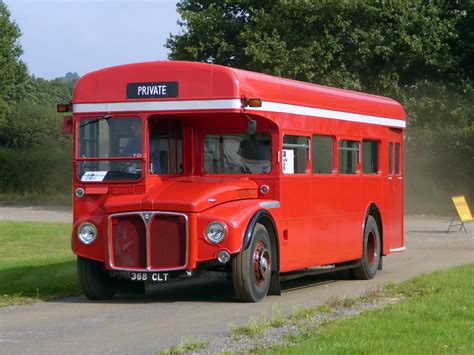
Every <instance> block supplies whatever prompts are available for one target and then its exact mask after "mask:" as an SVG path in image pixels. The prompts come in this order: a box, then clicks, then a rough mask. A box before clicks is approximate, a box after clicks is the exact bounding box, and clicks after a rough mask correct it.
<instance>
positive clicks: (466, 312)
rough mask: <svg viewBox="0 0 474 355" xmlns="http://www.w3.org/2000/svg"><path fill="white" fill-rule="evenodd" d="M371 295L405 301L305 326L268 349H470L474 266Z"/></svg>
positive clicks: (473, 326) (473, 341)
mask: <svg viewBox="0 0 474 355" xmlns="http://www.w3.org/2000/svg"><path fill="white" fill-rule="evenodd" d="M371 297H373V298H384V297H385V298H390V297H396V298H400V299H404V301H403V302H402V303H398V304H392V305H389V306H386V307H385V308H383V309H379V310H372V311H366V312H364V313H363V314H361V315H359V316H355V317H353V318H350V319H343V320H338V321H332V322H331V321H329V322H324V323H323V324H322V325H321V326H320V327H313V328H312V327H308V328H306V330H305V331H302V332H301V333H299V334H297V335H296V336H292V337H291V341H292V342H293V343H294V344H292V345H286V346H279V347H275V348H271V349H270V352H271V353H272V354H273V353H275V352H276V353H279V354H287V353H291V354H294V353H296V354H314V353H324V354H362V353H364V354H366V353H370V354H381V353H382V354H420V353H422V354H426V353H435V354H441V353H443V354H444V353H460V354H473V353H474V265H467V266H462V267H457V268H454V269H451V270H447V271H442V272H436V273H433V274H430V275H422V276H419V277H416V278H414V279H412V280H409V281H406V282H403V283H400V284H392V285H389V286H387V287H386V288H384V289H383V290H382V291H380V292H377V293H376V294H373V295H372V296H371ZM336 303H341V302H336ZM342 303H345V302H342ZM333 306H334V305H333ZM339 306H342V307H346V306H348V307H351V306H353V304H352V303H351V304H350V305H344V304H340V305H339ZM300 313H301V312H300Z"/></svg>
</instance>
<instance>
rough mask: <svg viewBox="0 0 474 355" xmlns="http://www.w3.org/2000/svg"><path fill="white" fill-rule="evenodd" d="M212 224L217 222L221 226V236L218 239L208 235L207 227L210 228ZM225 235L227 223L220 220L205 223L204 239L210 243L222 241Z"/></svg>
mask: <svg viewBox="0 0 474 355" xmlns="http://www.w3.org/2000/svg"><path fill="white" fill-rule="evenodd" d="M214 224H218V225H219V226H221V227H222V238H220V239H219V240H213V239H211V238H210V237H209V229H210V228H211V226H212V225H214ZM226 236H227V224H225V223H224V222H221V221H211V222H209V223H208V224H207V226H206V240H207V241H208V242H209V243H211V244H219V243H222V241H224V239H225V237H226Z"/></svg>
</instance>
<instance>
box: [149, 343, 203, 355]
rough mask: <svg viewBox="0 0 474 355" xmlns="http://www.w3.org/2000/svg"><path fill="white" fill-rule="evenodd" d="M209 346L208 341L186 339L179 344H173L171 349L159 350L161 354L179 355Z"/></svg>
mask: <svg viewBox="0 0 474 355" xmlns="http://www.w3.org/2000/svg"><path fill="white" fill-rule="evenodd" d="M206 346H207V342H206V341H201V340H199V341H194V342H191V341H185V342H182V343H180V344H178V345H175V346H172V347H171V348H169V349H166V350H164V351H161V352H159V353H158V354H159V355H178V354H188V353H191V352H193V351H197V350H200V349H203V348H205V347H206Z"/></svg>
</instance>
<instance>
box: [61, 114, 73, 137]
mask: <svg viewBox="0 0 474 355" xmlns="http://www.w3.org/2000/svg"><path fill="white" fill-rule="evenodd" d="M71 133H72V116H64V119H63V134H71Z"/></svg>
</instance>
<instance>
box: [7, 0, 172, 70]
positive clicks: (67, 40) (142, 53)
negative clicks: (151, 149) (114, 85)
mask: <svg viewBox="0 0 474 355" xmlns="http://www.w3.org/2000/svg"><path fill="white" fill-rule="evenodd" d="M4 3H6V4H7V7H8V9H9V10H10V12H11V18H12V19H13V20H14V21H15V22H16V23H17V25H18V26H19V27H20V29H21V32H22V36H21V38H20V43H21V45H22V47H23V51H24V53H23V56H22V59H23V61H24V62H25V63H26V64H27V65H28V69H29V71H30V73H32V74H34V75H35V76H37V77H42V78H46V79H53V78H56V77H60V76H63V75H64V74H65V73H67V72H77V73H78V74H79V75H83V74H85V73H88V72H90V71H92V70H96V69H100V68H104V67H108V66H112V65H118V64H125V63H132V62H142V61H148V60H157V59H166V58H167V53H168V50H167V49H166V48H164V47H163V45H164V43H165V41H166V39H167V38H168V36H169V34H170V33H173V34H176V33H178V31H179V27H178V25H177V23H176V22H177V21H178V18H179V17H178V14H177V13H176V3H177V1H176V0H154V1H153V0H128V1H124V0H95V1H92V0H49V1H46V0H4Z"/></svg>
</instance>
